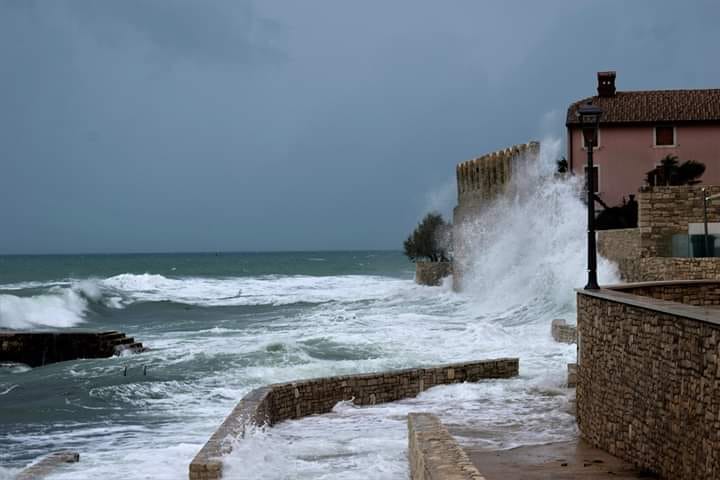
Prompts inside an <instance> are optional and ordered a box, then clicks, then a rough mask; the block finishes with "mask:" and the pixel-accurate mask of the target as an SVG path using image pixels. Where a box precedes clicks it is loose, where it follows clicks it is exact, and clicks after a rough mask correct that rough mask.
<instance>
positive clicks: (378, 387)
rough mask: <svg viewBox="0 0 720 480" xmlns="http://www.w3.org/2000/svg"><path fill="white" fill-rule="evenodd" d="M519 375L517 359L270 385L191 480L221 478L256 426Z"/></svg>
mask: <svg viewBox="0 0 720 480" xmlns="http://www.w3.org/2000/svg"><path fill="white" fill-rule="evenodd" d="M517 374H518V359H516V358H514V359H512V358H503V359H497V360H484V361H478V362H470V363H458V364H451V365H442V366H438V367H432V368H414V369H409V370H396V371H390V372H381V373H368V374H361V375H345V376H338V377H325V378H317V379H312V380H302V381H297V382H289V383H280V384H274V385H269V386H267V387H262V388H259V389H256V390H253V391H252V392H250V393H249V394H248V395H246V396H245V397H243V399H242V400H241V401H240V403H238V405H237V406H236V407H235V409H234V410H233V411H232V412H231V413H230V415H229V416H228V417H227V418H226V419H225V421H224V422H223V423H222V425H220V427H219V428H218V430H217V431H216V432H215V433H214V434H213V435H212V437H210V440H208V442H207V443H206V444H205V446H204V447H203V448H202V449H201V450H200V452H198V454H197V455H196V456H195V458H194V459H193V461H192V462H191V463H190V468H189V478H190V480H209V479H218V478H222V457H223V456H224V455H226V454H228V453H230V451H231V450H232V444H233V441H236V440H237V439H238V438H241V437H242V436H243V434H244V432H245V429H246V428H247V427H249V426H251V425H269V426H272V425H274V424H276V423H278V422H281V421H283V420H289V419H297V418H302V417H305V416H307V415H315V414H320V413H327V412H329V411H331V410H332V408H333V407H334V406H335V405H336V404H337V403H338V402H340V401H343V400H353V403H355V404H356V405H374V404H376V403H382V402H391V401H395V400H400V399H403V398H410V397H414V396H416V395H417V394H418V393H420V392H422V391H424V390H426V389H428V388H431V387H434V386H437V385H448V384H452V383H462V382H476V381H478V380H481V379H486V378H509V377H513V376H516V375H517Z"/></svg>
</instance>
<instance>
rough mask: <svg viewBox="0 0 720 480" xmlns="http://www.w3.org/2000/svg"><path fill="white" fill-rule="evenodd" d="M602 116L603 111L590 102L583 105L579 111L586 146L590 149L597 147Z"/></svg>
mask: <svg viewBox="0 0 720 480" xmlns="http://www.w3.org/2000/svg"><path fill="white" fill-rule="evenodd" d="M602 114H603V109H602V108H600V107H598V106H597V105H593V104H592V103H590V102H588V103H585V104H583V105H581V106H580V108H578V110H577V116H578V119H579V120H580V125H581V127H582V132H583V138H584V139H585V145H587V146H588V147H595V146H596V145H597V132H598V128H599V126H600V117H601V116H602Z"/></svg>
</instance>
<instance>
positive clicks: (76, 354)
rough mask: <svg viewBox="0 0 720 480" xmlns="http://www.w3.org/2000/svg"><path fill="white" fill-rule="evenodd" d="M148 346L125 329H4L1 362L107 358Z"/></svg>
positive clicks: (0, 338)
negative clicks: (48, 330) (45, 330)
mask: <svg viewBox="0 0 720 480" xmlns="http://www.w3.org/2000/svg"><path fill="white" fill-rule="evenodd" d="M145 350H146V349H145V347H143V344H142V343H140V342H136V341H135V339H134V338H133V337H128V336H127V335H125V334H124V333H122V332H118V331H114V330H112V331H106V332H82V331H63V332H22V331H14V330H0V362H14V363H24V364H25V365H29V366H31V367H41V366H43V365H47V364H49V363H56V362H65V361H68V360H77V359H79V358H107V357H112V356H114V355H119V354H121V353H123V352H124V351H130V352H135V353H138V352H143V351H145Z"/></svg>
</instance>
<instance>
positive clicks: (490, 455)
mask: <svg viewBox="0 0 720 480" xmlns="http://www.w3.org/2000/svg"><path fill="white" fill-rule="evenodd" d="M465 451H466V452H467V454H468V456H469V457H470V460H472V462H473V463H474V464H475V466H476V467H477V469H478V470H480V473H481V474H483V475H484V476H485V478H486V479H487V480H570V479H577V480H604V479H613V480H627V479H636V478H645V479H650V478H655V477H653V476H652V475H648V474H643V473H641V472H640V471H638V470H636V469H635V468H633V466H632V465H630V464H628V463H626V462H624V461H622V460H620V459H618V458H615V457H613V456H611V455H609V454H607V453H605V452H603V451H602V450H598V449H596V448H593V447H591V446H590V445H588V444H587V443H585V442H584V441H582V440H577V441H572V442H561V443H549V444H546V445H536V446H531V447H518V448H513V449H511V450H501V451H487V450H481V449H479V448H472V447H466V448H465Z"/></svg>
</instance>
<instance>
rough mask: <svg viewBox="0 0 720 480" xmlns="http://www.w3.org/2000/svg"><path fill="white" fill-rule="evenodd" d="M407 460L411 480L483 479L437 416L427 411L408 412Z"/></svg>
mask: <svg viewBox="0 0 720 480" xmlns="http://www.w3.org/2000/svg"><path fill="white" fill-rule="evenodd" d="M408 460H409V462H410V478H411V479H412V480H485V477H483V476H482V475H481V474H480V472H479V471H478V469H477V468H476V467H475V465H473V463H472V462H471V461H470V458H469V457H468V455H467V453H465V451H464V450H463V449H462V448H461V447H460V445H458V443H457V441H456V440H455V439H454V438H453V436H452V435H450V433H449V432H448V430H447V428H445V427H444V426H443V424H442V422H440V419H438V417H436V416H435V415H432V414H430V413H410V414H408Z"/></svg>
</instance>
